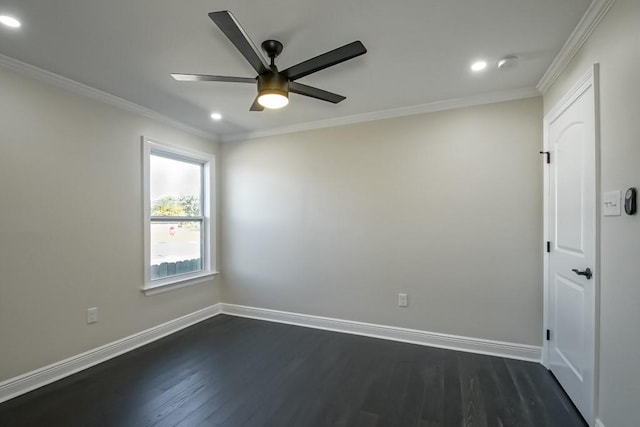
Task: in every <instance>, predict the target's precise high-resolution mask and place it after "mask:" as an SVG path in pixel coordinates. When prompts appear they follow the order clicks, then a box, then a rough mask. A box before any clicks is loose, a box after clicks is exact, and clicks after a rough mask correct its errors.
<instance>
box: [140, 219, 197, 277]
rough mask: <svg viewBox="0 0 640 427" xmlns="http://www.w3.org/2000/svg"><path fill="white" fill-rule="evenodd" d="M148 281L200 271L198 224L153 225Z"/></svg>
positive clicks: (187, 222)
mask: <svg viewBox="0 0 640 427" xmlns="http://www.w3.org/2000/svg"><path fill="white" fill-rule="evenodd" d="M150 227H151V233H150V234H151V279H160V278H162V277H168V276H175V275H177V274H183V273H191V272H194V271H200V270H202V245H201V244H200V222H199V221H184V222H152V223H151V225H150Z"/></svg>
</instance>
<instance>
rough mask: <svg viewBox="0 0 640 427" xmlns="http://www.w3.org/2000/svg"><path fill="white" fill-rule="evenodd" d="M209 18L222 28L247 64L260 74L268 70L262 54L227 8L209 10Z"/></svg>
mask: <svg viewBox="0 0 640 427" xmlns="http://www.w3.org/2000/svg"><path fill="white" fill-rule="evenodd" d="M209 18H211V20H212V21H213V22H215V24H216V25H217V26H218V27H219V28H220V30H222V32H223V33H224V35H225V36H227V38H228V39H229V40H230V41H231V43H233V45H234V46H235V47H236V49H238V50H239V51H240V53H241V54H242V56H244V57H245V58H246V59H247V61H249V64H251V66H252V67H253V69H254V70H256V71H257V72H258V74H262V73H264V72H266V71H268V70H269V66H268V65H267V63H266V62H265V60H264V58H263V56H262V54H260V51H259V50H258V49H257V48H256V46H255V45H254V44H253V42H252V41H251V39H250V38H249V36H248V35H247V33H246V32H245V31H244V30H243V29H242V27H241V26H240V23H238V21H237V20H236V18H235V16H233V14H232V13H231V12H229V11H228V10H222V11H220V12H211V13H210V14H209Z"/></svg>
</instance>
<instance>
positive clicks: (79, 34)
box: [0, 0, 590, 137]
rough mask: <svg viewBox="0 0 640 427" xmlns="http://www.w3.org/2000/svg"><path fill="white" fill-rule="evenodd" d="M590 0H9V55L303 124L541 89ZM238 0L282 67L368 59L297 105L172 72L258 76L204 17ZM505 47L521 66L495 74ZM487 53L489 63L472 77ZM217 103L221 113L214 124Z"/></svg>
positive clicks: (256, 123) (228, 114)
mask: <svg viewBox="0 0 640 427" xmlns="http://www.w3.org/2000/svg"><path fill="white" fill-rule="evenodd" d="M589 3H590V0H561V1H559V0H400V1H395V2H391V1H387V0H324V1H318V0H315V1H311V0H270V1H269V2H262V1H261V2H258V1H249V0H235V1H231V0H223V1H202V0H189V1H175V0H105V1H87V0H55V1H37V0H30V1H25V0H2V2H0V14H1V13H10V14H12V15H15V16H16V17H18V18H19V19H20V20H21V21H22V23H23V26H22V28H21V29H19V30H10V29H6V28H0V54H3V55H6V56H9V57H12V58H15V59H18V60H20V61H22V62H26V63H28V64H31V65H34V66H36V67H39V68H42V69H44V70H47V71H50V72H53V73H56V74H59V75H61V76H64V77H67V78H69V79H72V80H75V81H77V82H80V83H83V84H85V85H88V86H91V87H94V88H96V89H99V90H102V91H104V92H107V93H110V94H112V95H115V96H118V97H120V98H124V99H126V100H128V101H131V102H133V103H135V104H138V105H141V106H143V107H146V108H148V109H151V110H154V111H156V112H158V113H161V114H163V115H165V116H168V117H171V118H173V119H175V120H178V121H180V122H182V123H185V124H187V125H189V126H192V127H195V128H198V129H201V130H203V131H205V132H208V133H211V134H216V135H219V136H222V137H230V136H233V135H238V134H246V133H252V132H260V131H269V130H274V129H279V128H283V127H291V126H294V125H297V124H300V123H308V122H315V121H326V120H331V119H335V118H339V117H345V116H352V115H359V114H366V113H371V112H379V111H386V110H391V109H398V108H404V107H411V106H417V105H422V104H427V103H433V102H436V101H441V100H449V99H453V98H464V97H474V96H480V95H483V94H489V93H494V92H497V91H509V90H517V89H522V88H532V87H534V86H535V85H536V83H537V82H538V81H539V80H540V78H541V77H542V75H543V74H544V72H545V71H546V69H547V68H548V67H549V65H550V64H551V62H552V60H553V58H554V57H555V56H556V54H557V53H558V52H559V50H560V48H561V47H562V45H563V44H564V42H565V41H566V40H567V38H568V37H569V35H570V34H571V32H572V30H573V29H574V28H575V26H576V24H577V23H578V22H579V20H580V18H581V17H582V15H583V14H584V12H585V11H586V10H587V7H588V6H589ZM217 10H230V11H231V12H233V13H234V15H235V16H236V18H237V19H238V21H239V22H240V23H241V25H242V26H243V27H244V29H245V30H246V32H247V34H249V36H250V37H251V38H252V39H253V41H254V43H255V44H256V45H258V46H259V45H260V43H261V42H262V41H263V40H266V39H270V38H275V39H277V40H280V41H281V42H282V43H283V44H284V46H285V48H284V52H283V53H282V54H281V55H280V57H279V58H278V61H277V63H278V65H279V67H280V69H284V68H287V67H289V66H291V65H293V64H296V63H298V62H301V61H303V60H306V59H308V58H310V57H312V56H316V55H318V54H321V53H323V52H325V51H328V50H331V49H333V48H336V47H338V46H341V45H343V44H346V43H349V42H351V41H354V40H361V41H362V42H363V43H364V45H365V46H366V47H367V49H368V53H367V54H365V55H364V56H361V57H358V58H355V59H352V60H350V61H347V62H345V63H342V64H339V65H337V66H335V67H332V68H328V69H325V70H323V71H320V72H318V73H317V74H313V75H310V76H307V77H304V78H302V79H300V83H304V84H308V85H313V86H317V87H319V88H322V89H325V90H329V91H331V92H336V93H339V94H341V95H344V96H346V97H347V99H346V100H345V101H343V102H342V103H340V104H337V105H334V104H330V103H326V102H322V101H317V100H314V99H311V98H306V97H302V96H299V95H295V94H292V95H291V96H290V100H291V102H290V104H289V106H288V107H286V108H284V109H282V110H277V111H265V112H250V111H249V106H250V105H251V103H252V102H253V99H254V98H255V95H256V88H255V87H254V86H253V85H250V84H242V83H217V82H197V83H187V82H177V81H174V80H173V79H172V78H171V77H170V76H169V73H202V74H216V75H228V76H243V77H254V76H255V72H254V71H253V69H252V68H251V66H250V65H249V64H248V63H247V62H246V61H245V59H244V58H243V57H242V56H241V55H240V53H239V52H238V51H236V49H235V48H234V47H233V45H232V44H231V43H230V42H229V41H228V40H227V39H226V37H225V36H224V35H223V34H222V32H221V31H220V30H219V29H218V28H217V27H216V25H215V24H214V23H213V22H212V21H211V20H210V19H209V18H208V16H207V13H209V12H212V11H217ZM507 54H515V55H517V56H518V57H520V63H519V64H518V66H517V67H515V68H512V69H509V70H501V71H499V70H497V69H496V68H495V61H496V60H497V59H498V58H500V57H502V56H504V55H507ZM476 58H485V59H487V60H488V61H490V63H491V64H492V65H493V66H492V67H490V68H489V69H488V70H487V71H486V72H484V73H481V74H472V73H471V72H470V71H469V65H470V63H471V61H472V60H474V59H476ZM212 111H219V112H220V113H222V114H223V116H224V119H223V120H222V121H220V122H213V121H212V120H211V119H210V118H209V114H210V113H211V112H212Z"/></svg>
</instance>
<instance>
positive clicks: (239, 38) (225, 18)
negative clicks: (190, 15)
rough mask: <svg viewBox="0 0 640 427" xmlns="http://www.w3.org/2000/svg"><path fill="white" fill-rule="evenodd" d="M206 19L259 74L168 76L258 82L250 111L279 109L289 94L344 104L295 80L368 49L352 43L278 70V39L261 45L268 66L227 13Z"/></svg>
mask: <svg viewBox="0 0 640 427" xmlns="http://www.w3.org/2000/svg"><path fill="white" fill-rule="evenodd" d="M209 18H211V20H212V21H213V22H215V24H216V25H217V26H218V27H219V28H220V30H222V32H223V33H224V34H225V35H226V36H227V38H228V39H229V40H230V41H231V43H233V44H234V45H235V47H236V48H237V49H238V50H239V51H240V53H241V54H242V56H244V57H245V58H246V60H247V61H249V64H251V66H252V67H253V68H254V69H255V70H256V72H257V73H258V75H257V76H256V77H255V78H251V77H228V76H210V75H207V74H171V76H172V77H173V78H174V79H176V80H180V81H190V82H203V81H206V82H231V83H254V84H255V83H256V82H257V85H258V96H257V97H256V99H255V100H254V101H253V104H252V105H251V108H250V110H251V111H263V110H264V109H265V108H269V109H276V108H282V107H284V106H286V105H287V104H288V103H289V92H291V93H297V94H298V95H304V96H309V97H311V98H316V99H320V100H322V101H327V102H332V103H334V104H337V103H338V102H340V101H344V100H345V99H346V97H344V96H342V95H338V94H336V93H332V92H327V91H326V90H322V89H318V88H316V87H312V86H307V85H303V84H301V83H298V82H296V81H295V80H298V79H299V78H302V77H304V76H308V75H309V74H312V73H315V72H317V71H320V70H323V69H325V68H328V67H331V66H334V65H336V64H339V63H341V62H344V61H347V60H349V59H352V58H355V57H356V56H360V55H363V54H365V53H367V49H366V48H365V47H364V45H363V44H362V42H360V41H355V42H352V43H349V44H346V45H344V46H341V47H339V48H337V49H333V50H330V51H329V52H326V53H323V54H322V55H319V56H316V57H314V58H311V59H308V60H306V61H303V62H301V63H299V64H297V65H294V66H292V67H289V68H287V69H286V70H282V71H278V68H277V67H276V64H275V59H276V57H277V56H278V55H280V53H281V52H282V48H283V46H282V43H280V42H279V41H277V40H266V41H264V42H263V43H262V45H261V46H262V50H264V52H265V53H266V54H267V56H268V57H269V59H270V60H271V63H270V64H267V63H266V62H265V61H264V58H263V56H262V55H261V54H260V52H259V51H258V49H257V48H256V47H255V45H254V44H253V42H252V41H251V39H250V38H249V36H247V33H246V32H245V31H244V30H243V29H242V27H241V26H240V24H239V23H238V21H237V20H236V18H235V17H234V16H233V14H232V13H231V12H229V11H228V10H223V11H220V12H211V13H210V14H209Z"/></svg>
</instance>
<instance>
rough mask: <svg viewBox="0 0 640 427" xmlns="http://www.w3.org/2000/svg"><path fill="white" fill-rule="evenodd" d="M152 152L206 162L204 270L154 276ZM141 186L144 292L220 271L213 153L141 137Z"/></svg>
mask: <svg viewBox="0 0 640 427" xmlns="http://www.w3.org/2000/svg"><path fill="white" fill-rule="evenodd" d="M152 153H160V154H166V155H169V156H170V157H173V158H178V159H179V158H180V157H184V158H185V160H191V161H193V160H196V161H198V162H202V163H203V193H204V194H203V196H204V201H203V203H202V214H203V216H204V220H203V221H202V227H203V229H204V230H203V232H202V235H203V240H204V241H203V245H202V246H203V257H202V271H198V272H194V273H186V274H181V275H178V276H172V277H166V278H163V279H156V280H151V269H150V265H151V235H150V230H149V228H150V227H149V225H150V223H151V195H150V194H151V185H150V169H151V168H150V161H149V160H150V156H151V154H152ZM142 163H143V164H142V171H143V173H142V180H143V181H142V188H143V230H144V233H143V238H144V284H143V286H142V291H143V292H144V293H145V295H147V296H150V295H155V294H158V293H163V292H166V291H170V290H174V289H179V288H183V287H185V286H191V285H196V284H199V283H202V282H204V281H206V280H208V279H210V278H211V277H213V276H214V275H216V274H218V271H217V269H216V251H215V249H216V221H215V217H212V215H214V214H215V212H216V205H215V202H216V200H215V188H216V186H215V157H214V156H213V155H212V154H208V153H203V152H200V151H195V150H190V149H185V148H183V147H179V146H176V145H171V144H165V143H161V142H158V141H156V140H153V139H150V138H147V137H145V136H143V137H142Z"/></svg>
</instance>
